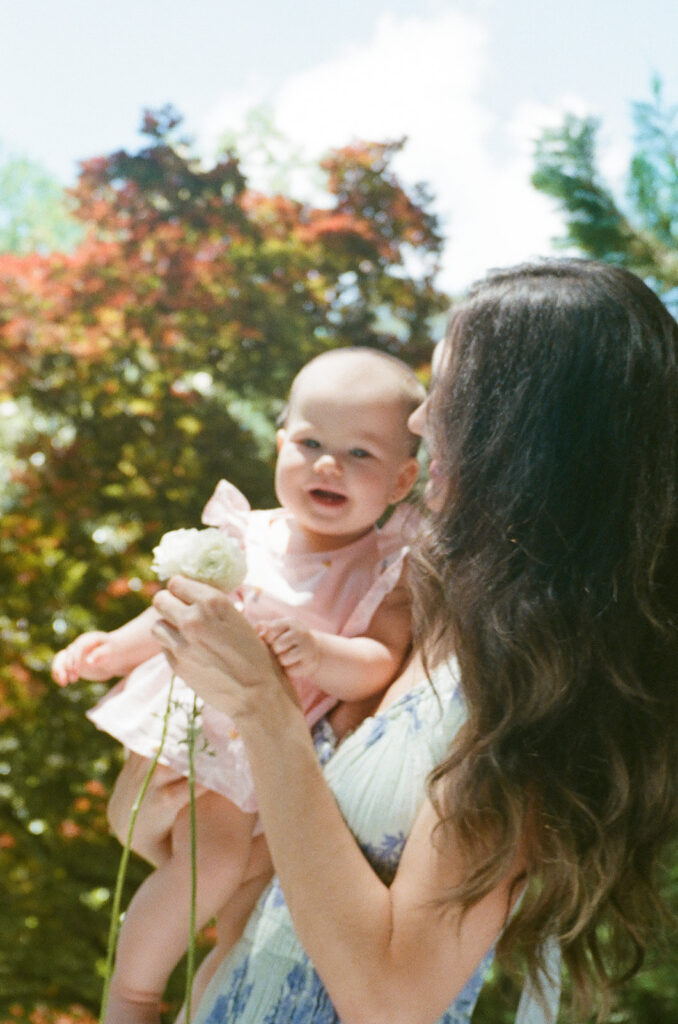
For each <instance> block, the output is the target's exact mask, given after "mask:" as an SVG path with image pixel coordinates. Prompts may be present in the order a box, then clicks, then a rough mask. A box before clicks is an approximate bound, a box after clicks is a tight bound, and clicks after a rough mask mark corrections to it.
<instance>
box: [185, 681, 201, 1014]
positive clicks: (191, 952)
mask: <svg viewBox="0 0 678 1024" xmlns="http://www.w3.org/2000/svg"><path fill="white" fill-rule="evenodd" d="M197 718H198V698H197V697H194V698H193V710H192V711H191V721H190V726H189V730H188V792H189V809H190V816H191V909H190V918H189V930H188V951H187V954H186V994H185V998H184V1004H185V1007H186V1015H185V1019H186V1024H190V1020H191V997H192V994H193V980H194V978H195V933H196V894H197V888H198V867H197V842H196V839H197V836H196V824H195V723H196V720H197Z"/></svg>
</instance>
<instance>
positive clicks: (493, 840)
mask: <svg viewBox="0 0 678 1024" xmlns="http://www.w3.org/2000/svg"><path fill="white" fill-rule="evenodd" d="M430 421H431V429H432V431H433V446H434V449H435V456H436V459H437V460H438V462H439V464H440V465H441V468H442V470H443V476H444V478H445V479H446V480H447V482H448V483H447V494H446V495H445V500H444V501H443V502H442V508H441V510H440V511H439V512H436V513H434V514H433V518H432V523H431V529H430V535H429V537H428V539H427V540H426V541H425V542H424V543H423V545H422V547H421V550H420V551H419V553H418V555H417V557H416V565H417V569H418V571H417V572H416V574H415V576H416V579H415V584H416V601H415V609H416V621H417V633H418V635H419V637H420V638H421V639H422V642H423V643H424V644H425V645H427V646H428V648H429V650H431V649H435V650H436V654H437V656H438V657H442V656H448V657H449V656H450V655H452V653H455V654H456V656H457V658H458V661H459V666H460V673H461V687H462V692H463V696H464V699H465V702H466V707H467V712H468V718H467V723H466V726H465V728H464V729H463V730H462V732H461V733H460V735H459V736H458V738H457V740H456V742H455V743H454V745H453V747H452V750H451V752H450V754H449V757H448V758H447V760H446V761H445V762H444V763H443V764H441V765H440V766H439V767H438V768H437V769H436V771H435V772H434V773H433V776H432V780H431V791H432V795H433V798H434V801H435V802H436V806H437V807H438V810H439V813H440V815H441V817H442V818H443V820H444V821H445V822H447V823H449V824H451V825H452V826H453V827H454V828H455V830H456V832H457V833H458V835H459V837H460V840H461V842H462V844H463V846H464V848H465V850H466V853H467V855H468V863H469V865H471V867H470V869H469V873H468V876H467V878H466V880H465V882H464V883H463V884H462V885H461V886H460V887H459V888H458V890H456V891H455V892H454V893H453V894H451V896H452V897H453V898H454V899H457V900H460V901H461V902H462V905H464V906H469V905H472V904H473V903H474V902H475V901H476V900H478V899H479V898H480V897H481V896H482V895H483V894H484V893H486V892H487V891H488V890H489V889H490V888H491V887H492V886H493V885H495V884H496V883H497V882H498V881H499V880H500V879H501V878H503V877H505V876H506V874H507V872H508V871H509V869H510V866H511V862H512V858H513V857H514V855H515V853H516V850H518V849H519V848H521V845H522V846H523V847H524V846H526V847H527V850H528V862H529V866H528V872H527V882H526V888H525V893H524V896H523V898H522V900H521V901H520V903H519V905H518V908H517V910H516V912H515V913H514V915H513V916H512V917H511V919H510V921H509V922H508V924H507V927H506V929H505V931H504V933H503V935H502V937H501V940H500V942H499V946H498V954H499V956H500V957H503V958H504V959H505V961H507V962H510V961H515V959H516V958H517V957H522V958H523V959H524V960H526V963H527V966H528V969H529V971H530V973H531V974H532V976H533V978H534V977H536V970H537V967H538V966H540V945H541V942H542V941H543V939H544V938H546V937H547V936H549V935H554V936H556V937H558V938H559V940H560V942H561V945H562V949H563V956H564V960H565V962H566V964H567V966H568V968H569V971H570V974H571V977H572V980H573V985H574V990H575V996H576V999H577V1003H578V1009H579V1011H580V1012H581V1011H589V1010H590V1009H592V1008H593V1006H594V1004H595V1003H596V994H597V993H602V995H603V1003H604V1002H605V1000H606V998H607V995H608V994H609V990H610V987H611V985H612V984H613V983H614V981H615V980H616V979H617V978H619V977H620V976H622V975H624V976H628V975H629V974H631V973H633V972H634V971H635V970H637V968H638V967H639V966H640V963H641V962H642V959H643V953H644V950H645V947H646V944H647V941H648V935H649V930H650V928H651V927H652V924H653V923H654V921H655V918H656V911H657V909H658V908H659V906H660V900H659V897H658V893H657V886H656V878H655V868H656V863H657V858H658V854H659V851H660V849H661V847H662V846H663V844H664V843H665V841H666V839H667V837H668V836H669V834H670V832H671V830H672V829H673V828H674V827H675V823H676V818H677V805H678V325H677V324H676V322H675V321H674V319H673V318H672V317H671V316H670V315H669V313H668V312H667V310H666V309H665V307H664V306H663V305H662V303H661V302H660V301H659V299H658V298H657V297H656V296H655V295H654V294H653V293H652V292H651V291H650V289H649V288H647V287H646V286H645V285H644V284H643V283H642V282H641V281H640V280H639V279H638V278H637V277H635V276H634V275H632V274H630V273H628V272H627V271H624V270H622V269H619V268H616V267H612V266H608V265H603V264H597V263H591V262H586V261H579V260H571V261H570V260H563V261H557V262H556V261H554V262H546V263H540V264H536V265H527V266H521V267H517V268H514V269H510V270H506V271H498V272H495V273H493V274H491V275H490V276H489V277H488V278H487V279H486V280H485V281H483V282H481V283H480V284H479V285H477V286H476V287H475V288H474V289H473V290H472V291H471V292H470V294H469V296H468V298H467V299H466V300H465V301H464V302H462V303H461V305H460V306H459V307H458V309H456V310H455V311H454V313H453V315H452V317H451V320H450V324H449V332H448V340H447V357H446V359H445V360H444V366H443V368H442V370H441V375H440V378H439V380H438V381H437V382H436V383H435V385H434V388H433V393H432V397H431V415H430ZM603 936H606V939H605V941H603ZM601 1012H602V1011H601Z"/></svg>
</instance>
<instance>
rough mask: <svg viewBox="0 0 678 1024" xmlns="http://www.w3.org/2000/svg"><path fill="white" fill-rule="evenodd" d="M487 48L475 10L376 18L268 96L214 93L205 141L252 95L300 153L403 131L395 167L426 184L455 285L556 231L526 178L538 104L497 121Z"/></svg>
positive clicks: (236, 120) (229, 124) (446, 280)
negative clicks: (361, 34)
mask: <svg viewBox="0 0 678 1024" xmlns="http://www.w3.org/2000/svg"><path fill="white" fill-rule="evenodd" d="M487 51H488V40H487V35H486V30H485V28H484V27H483V25H482V23H481V21H479V20H478V19H477V18H474V17H470V16H467V15H463V14H461V13H459V12H451V11H448V12H446V13H443V14H440V15H437V16H428V17H427V16H412V17H407V18H399V19H396V18H395V17H393V16H384V17H382V18H381V19H380V20H379V22H378V24H377V27H376V30H375V33H374V36H373V38H372V39H371V40H369V41H368V42H366V43H365V44H363V45H360V46H353V47H351V48H350V49H348V50H346V51H345V52H344V53H342V54H340V55H339V56H337V57H336V58H334V59H333V60H330V61H326V62H324V63H322V64H318V65H317V66H315V67H312V68H310V69H309V70H306V71H303V72H300V73H299V74H297V75H294V76H293V77H291V78H289V79H287V80H286V81H285V82H284V83H283V85H282V87H281V88H279V89H278V90H277V91H276V93H275V94H274V95H272V94H271V93H270V91H268V90H267V89H266V87H265V86H264V85H263V84H261V85H257V86H252V87H250V88H248V89H247V91H246V92H242V93H240V94H237V95H236V94H232V95H229V96H226V97H224V98H223V99H222V100H221V101H220V102H219V103H218V104H217V105H216V106H215V108H214V109H213V110H212V111H211V113H210V114H209V116H208V118H207V119H206V121H205V125H204V129H203V133H202V138H203V145H204V146H205V147H206V148H208V149H209V147H210V145H211V146H212V147H213V146H214V144H215V141H216V140H217V139H218V138H219V136H220V135H221V134H222V133H223V132H224V130H226V129H227V128H228V129H230V130H233V129H236V130H237V128H238V127H239V126H242V124H243V123H244V115H245V112H246V111H247V110H248V109H250V108H251V107H252V106H254V105H256V104H257V103H262V102H265V103H268V104H269V105H270V107H271V110H272V114H273V121H274V124H275V125H276V127H277V128H278V129H279V130H281V131H282V132H283V133H284V134H285V135H286V136H287V137H289V138H290V139H291V140H293V142H294V143H296V144H300V145H301V146H302V147H303V149H304V152H305V154H306V155H307V156H308V158H309V159H315V158H317V156H318V155H320V154H322V153H323V152H325V151H326V150H327V149H329V148H331V147H333V146H340V145H343V144H344V143H347V142H349V141H351V139H356V138H365V139H378V140H383V139H392V138H399V137H401V136H403V135H406V136H408V139H409V141H408V144H407V146H406V148H405V150H404V151H403V152H402V153H401V154H400V156H399V158H398V164H397V168H398V171H399V173H400V174H401V175H402V177H403V178H404V179H405V180H406V181H411V182H414V181H418V180H423V181H426V182H428V183H429V184H430V185H431V187H432V189H433V192H434V195H435V197H436V200H435V209H436V210H437V211H438V212H439V213H440V214H441V216H442V217H443V221H444V228H445V233H446V235H447V237H448V239H449V241H448V245H447V248H446V253H445V258H444V270H443V274H442V276H441V284H442V285H443V286H444V287H446V288H448V289H449V290H451V291H457V290H459V289H461V288H463V287H464V286H465V285H467V284H468V283H469V282H470V281H471V280H473V279H474V278H475V277H477V276H479V275H480V274H482V272H483V271H484V270H485V269H486V268H487V267H488V266H500V265H504V264H508V263H514V262H517V261H519V260H522V259H526V258H528V257H530V256H534V255H543V254H545V253H547V252H548V251H549V250H550V244H549V242H550V238H551V237H552V236H553V235H555V234H557V233H558V232H559V223H558V218H557V216H556V214H555V212H554V210H553V206H552V204H551V203H550V202H549V201H548V200H547V199H546V198H545V197H544V196H542V195H539V194H538V193H536V192H535V191H534V189H533V188H532V187H531V186H530V184H529V176H530V171H531V146H530V140H531V139H532V138H533V137H534V134H535V131H536V125H537V124H540V123H544V120H543V118H544V115H545V110H544V109H543V108H542V109H537V108H531V107H529V106H527V105H525V106H523V107H521V108H519V109H518V110H516V112H515V115H514V116H513V117H512V118H511V119H510V121H509V123H508V124H500V123H498V121H497V118H496V117H495V116H494V115H493V113H492V111H491V110H490V109H488V108H487V106H486V105H485V103H484V101H483V100H482V99H481V95H482V93H481V89H482V86H483V84H484V82H485V79H486V77H487V75H488V66H487V63H488V55H487ZM570 109H571V107H570Z"/></svg>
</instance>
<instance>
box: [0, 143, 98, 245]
mask: <svg viewBox="0 0 678 1024" xmlns="http://www.w3.org/2000/svg"><path fill="white" fill-rule="evenodd" d="M81 237H82V229H81V227H80V225H79V224H78V222H77V221H76V220H75V218H74V217H73V215H72V213H71V211H70V209H69V203H68V199H67V197H66V195H65V194H64V190H63V188H62V187H61V185H60V184H59V182H58V181H56V180H55V179H54V178H53V177H52V176H51V175H50V174H49V173H48V172H47V171H45V170H44V169H43V168H42V167H41V166H40V165H39V164H36V163H34V162H33V161H32V160H27V159H25V158H22V157H9V158H7V159H6V160H5V162H4V163H3V164H1V165H0V252H16V253H29V252H51V251H53V250H55V249H59V250H66V251H70V250H71V249H73V248H74V246H75V245H77V243H78V241H79V240H80V239H81Z"/></svg>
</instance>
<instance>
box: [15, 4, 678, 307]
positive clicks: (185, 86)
mask: <svg viewBox="0 0 678 1024" xmlns="http://www.w3.org/2000/svg"><path fill="white" fill-rule="evenodd" d="M676 39H678V3H677V2H676V0H644V2H643V3H642V4H641V3H639V2H638V0H568V2H567V3H566V4H563V3H559V4H556V3H552V2H549V0H539V2H537V0H510V2H509V0H420V2H419V3H411V2H406V0H341V2H337V0H314V2H311V0H284V3H282V2H281V0H249V2H243V0H238V3H235V2H234V0H116V3H115V4H107V5H104V4H100V3H93V2H92V0H59V2H58V3H55V2H54V0H0V47H1V49H2V60H1V61H0V95H1V96H2V97H3V99H2V102H0V158H2V157H8V156H26V157H29V158H30V159H32V160H34V161H36V162H38V163H40V164H42V165H43V166H44V167H45V168H46V169H47V170H49V171H51V172H52V173H53V174H54V175H56V176H57V177H58V178H59V179H60V180H61V181H62V182H63V183H64V184H71V183H73V182H74V181H75V178H76V176H77V170H78V161H80V160H84V159H87V158H89V157H92V156H99V155H102V154H106V153H109V152H112V151H113V150H117V149H120V148H127V149H132V150H134V149H136V148H139V146H140V145H141V144H142V139H141V137H140V136H139V135H138V132H137V130H138V126H139V124H140V122H141V114H142V111H143V110H144V109H146V108H158V107H160V106H163V105H164V104H166V103H171V104H172V105H173V106H174V107H175V108H176V109H177V110H178V111H179V112H180V113H181V114H182V115H183V116H184V119H185V121H184V128H185V131H186V133H187V134H189V135H190V136H192V137H193V138H194V139H195V142H196V147H197V149H198V151H199V152H200V153H201V154H202V155H203V156H204V159H205V160H206V161H207V162H208V161H209V160H210V159H212V158H213V155H214V153H215V152H216V149H217V147H218V143H219V140H221V139H223V136H224V134H225V133H228V132H231V133H232V132H237V131H239V130H241V129H242V127H243V124H244V119H245V116H246V114H247V112H248V111H249V110H252V109H253V108H256V107H259V106H262V105H265V106H266V108H267V110H268V111H269V113H270V116H271V118H272V120H273V123H274V125H275V126H276V128H277V129H278V130H279V131H280V132H281V133H282V134H283V135H284V136H285V137H286V138H288V139H289V140H290V144H292V145H293V146H294V147H295V148H296V149H297V150H298V151H299V152H300V153H301V154H302V155H303V157H304V159H306V160H308V161H313V160H316V159H317V158H318V157H320V156H321V155H322V154H323V153H324V152H325V151H326V150H327V149H329V148H332V147H336V146H341V145H344V144H346V143H348V142H350V141H351V140H353V139H359V138H364V139H375V140H385V139H394V138H400V137H402V136H407V138H408V142H407V145H406V147H405V149H404V150H403V152H402V153H401V154H400V155H399V157H398V163H397V165H396V166H397V170H398V172H399V173H400V175H401V176H402V178H403V179H404V180H405V181H406V182H410V183H414V182H416V181H425V182H426V183H427V184H428V185H429V186H430V188H431V189H432V191H433V194H434V197H435V201H434V207H433V208H434V209H435V211H436V212H438V214H439V215H440V216H441V218H442V222H443V228H444V233H445V236H446V239H447V242H446V247H445V252H444V259H443V270H442V273H441V277H440V282H439V283H440V284H441V286H442V287H445V288H447V289H448V290H450V291H459V290H461V289H463V288H464V287H465V286H466V285H468V284H469V283H470V282H471V281H472V280H474V279H475V278H476V277H478V276H479V275H480V274H482V272H483V271H484V270H485V269H486V268H487V267H489V266H501V265H506V264H510V263H514V262H517V261H519V260H522V259H526V258H529V257H532V256H538V255H547V254H549V252H551V251H552V246H551V239H552V238H553V237H554V236H556V235H557V234H559V232H560V230H561V222H560V218H559V216H558V214H557V211H556V209H555V207H554V204H553V202H552V201H551V200H549V199H548V198H547V197H545V196H542V195H540V194H538V193H536V192H535V191H534V189H533V188H532V187H531V186H530V184H529V176H530V172H531V169H532V152H533V143H534V138H535V136H536V135H537V134H538V132H539V129H540V128H541V127H543V126H545V125H549V124H550V125H553V124H557V123H559V121H560V120H561V119H562V115H563V113H564V112H565V111H571V112H573V113H576V114H580V115H584V114H586V115H592V116H595V117H597V118H599V119H600V122H601V129H600V158H601V159H600V163H601V167H602V170H603V173H604V175H605V177H606V180H608V181H609V182H610V183H612V184H613V185H614V186H616V187H621V184H622V182H623V174H624V169H625V167H626V165H627V162H628V158H629V154H630V152H631V145H632V122H631V104H632V102H633V101H637V100H644V99H647V98H648V97H649V93H650V82H651V79H652V76H653V74H656V73H658V74H659V75H660V76H661V77H662V79H663V81H664V87H665V93H666V96H667V98H668V99H670V100H673V101H674V102H677V103H678V61H676V58H675V41H676ZM250 170H251V174H252V177H253V180H254V181H255V183H256V182H257V174H258V173H259V172H258V170H257V167H256V163H255V162H254V161H253V163H252V165H251V168H250ZM292 184H293V186H294V187H295V188H296V189H297V190H298V192H299V197H300V198H305V196H304V195H303V194H302V193H303V192H304V189H305V188H306V189H307V190H309V189H310V188H311V186H310V185H305V184H304V182H303V181H302V180H299V181H297V180H296V179H295V180H293V182H292ZM308 194H309V195H310V194H311V193H310V192H309V193H308Z"/></svg>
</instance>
